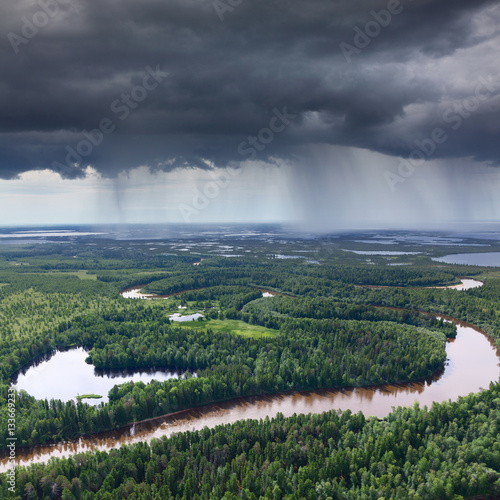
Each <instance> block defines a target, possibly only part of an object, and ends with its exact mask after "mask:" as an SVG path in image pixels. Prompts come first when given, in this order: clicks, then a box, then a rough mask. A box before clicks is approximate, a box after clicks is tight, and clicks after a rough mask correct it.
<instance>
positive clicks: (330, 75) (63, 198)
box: [0, 0, 500, 229]
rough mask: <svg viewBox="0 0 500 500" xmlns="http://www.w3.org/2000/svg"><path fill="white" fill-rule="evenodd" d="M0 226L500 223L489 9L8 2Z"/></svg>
mask: <svg viewBox="0 0 500 500" xmlns="http://www.w3.org/2000/svg"><path fill="white" fill-rule="evenodd" d="M0 35H1V42H0V67H1V69H2V71H1V74H0V109H1V113H0V192H1V197H0V213H1V214H2V219H1V220H0V224H2V225H4V224H53V223H79V222H82V223H88V222H182V221H186V222H189V221H190V222H203V221H207V222H210V221H238V220H239V221H251V220H259V221H262V220H269V221H271V220H272V221H280V220H282V221H299V222H303V223H305V224H307V225H310V226H314V227H317V228H319V229H320V228H326V229H329V228H336V227H342V228H344V227H362V226H365V227H366V226H393V225H396V226H403V227H404V226H405V224H420V223H424V222H426V221H427V222H428V221H433V222H435V221H448V220H472V221H473V220H498V219H500V200H499V198H500V140H499V138H500V114H499V113H500V97H499V95H500V75H499V70H498V61H499V56H500V53H499V49H500V2H498V1H484V0H476V1H474V2H472V1H470V0H468V1H465V0H453V1H451V0H439V1H436V0H420V1H417V0H400V1H399V0H380V1H379V0H366V1H362V0H351V1H345V0H344V1H337V0H331V1H325V0H321V1H320V0H308V1H307V2H306V1H297V0H275V1H273V0H241V1H240V0H215V1H212V0H208V1H206V0H141V1H139V2H138V1H137V0H100V1H99V2H96V1H93V0H38V1H34V0H16V1H13V0H9V1H6V2H2V4H1V6H0Z"/></svg>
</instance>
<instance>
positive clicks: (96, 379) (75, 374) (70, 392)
mask: <svg viewBox="0 0 500 500" xmlns="http://www.w3.org/2000/svg"><path fill="white" fill-rule="evenodd" d="M87 356H88V352H87V351H86V350H85V349H84V348H83V347H76V348H73V349H70V350H68V351H57V352H56V353H54V354H51V355H49V356H44V357H41V358H39V359H38V360H37V362H36V363H33V364H32V365H30V366H29V367H28V368H25V369H24V370H21V371H20V372H19V374H18V375H17V377H16V378H15V379H14V380H13V386H14V387H15V388H16V389H17V390H21V389H24V390H25V391H26V392H28V393H29V394H31V395H32V396H35V397H36V398H37V399H45V398H46V399H49V400H50V399H52V398H53V399H60V400H62V401H69V400H71V399H75V400H76V396H78V395H84V394H97V395H101V396H103V397H102V398H100V399H85V400H84V401H85V402H86V403H88V404H94V405H97V404H100V403H101V402H103V403H105V402H107V401H108V392H109V390H110V389H111V388H112V387H113V386H114V385H119V384H123V383H125V382H130V381H134V382H139V381H142V382H144V383H146V384H147V383H148V382H150V381H151V380H160V381H163V380H168V379H171V378H178V377H180V376H182V373H183V372H182V371H171V370H170V371H169V370H157V369H151V370H147V369H141V370H97V369H96V368H94V367H93V366H92V365H89V364H87V363H85V359H86V357H87Z"/></svg>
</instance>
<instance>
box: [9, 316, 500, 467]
mask: <svg viewBox="0 0 500 500" xmlns="http://www.w3.org/2000/svg"><path fill="white" fill-rule="evenodd" d="M456 323H457V330H458V331H457V333H458V335H457V338H456V339H455V340H454V341H452V342H449V343H448V345H447V357H448V361H447V366H446V367H445V369H444V370H443V372H442V373H441V374H438V375H436V376H435V377H433V378H432V379H429V380H426V381H421V382H414V383H408V384H387V385H384V386H380V387H372V388H363V389H359V388H354V389H353V388H351V389H340V390H319V391H312V392H294V393H290V394H280V395H276V396H259V397H250V398H242V399H239V400H234V401H228V402H224V403H219V404H212V405H208V406H205V407H203V408H198V409H191V410H185V411H182V412H178V413H176V414H173V415H169V416H167V417H159V418H156V419H151V420H149V421H146V422H142V423H136V424H134V425H132V426H128V427H126V428H123V429H120V430H118V431H114V432H108V433H103V434H100V435H95V436H91V437H85V438H80V439H79V440H77V441H75V442H68V443H62V444H57V445H50V446H38V447H36V448H31V449H25V450H23V449H18V450H17V458H18V463H19V464H20V465H26V464H29V463H35V462H45V461H47V460H48V459H49V458H50V457H63V456H68V455H71V454H74V453H78V452H83V451H90V450H94V449H100V450H107V449H110V448H116V447H119V446H121V445H123V444H126V443H135V442H138V441H149V440H151V439H152V438H159V437H161V436H169V435H171V434H173V433H175V432H182V431H192V430H200V429H202V428H203V427H205V426H207V427H216V426H217V425H221V424H228V423H232V422H236V421H237V420H242V419H261V418H265V417H266V416H267V417H270V418H271V417H274V416H275V415H276V414H277V413H278V412H281V413H283V414H284V415H285V416H286V417H287V416H291V415H293V414H294V413H321V412H323V411H327V410H331V409H337V410H347V409H349V410H351V411H353V412H354V413H356V412H358V411H362V412H363V413H364V414H365V415H367V416H369V415H374V416H377V417H384V416H386V415H387V414H388V413H389V412H390V411H391V409H392V407H394V406H410V405H412V404H413V403H414V402H415V401H418V402H419V403H420V405H427V406H430V405H432V402H433V401H446V400H449V399H451V400H456V399H457V398H458V397H459V396H464V395H467V394H469V393H470V392H478V391H480V390H481V389H484V388H488V386H489V384H490V382H491V381H497V380H498V377H499V375H500V368H499V363H498V361H499V360H498V356H499V355H500V351H499V350H498V348H497V346H496V345H495V343H494V342H493V340H491V339H490V338H489V337H487V336H486V335H485V334H483V333H482V332H480V330H478V329H475V328H473V327H472V326H471V325H467V324H465V323H461V322H456ZM5 470H6V459H2V460H1V462H0V471H5Z"/></svg>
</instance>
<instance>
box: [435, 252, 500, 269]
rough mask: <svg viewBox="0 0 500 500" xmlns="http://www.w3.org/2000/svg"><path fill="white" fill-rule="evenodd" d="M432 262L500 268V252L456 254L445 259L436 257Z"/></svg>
mask: <svg viewBox="0 0 500 500" xmlns="http://www.w3.org/2000/svg"><path fill="white" fill-rule="evenodd" d="M432 260H434V261H436V262H444V263H445V264H462V265H466V266H488V267H500V252H485V253H456V254H452V255H445V256H444V257H434V258H433V259H432Z"/></svg>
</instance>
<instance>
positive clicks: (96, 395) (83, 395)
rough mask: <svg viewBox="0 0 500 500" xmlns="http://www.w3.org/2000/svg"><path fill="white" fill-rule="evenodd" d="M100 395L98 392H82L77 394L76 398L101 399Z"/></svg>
mask: <svg viewBox="0 0 500 500" xmlns="http://www.w3.org/2000/svg"><path fill="white" fill-rule="evenodd" d="M101 398H102V396H101V395H100V394H82V395H81V396H77V397H76V399H78V400H81V399H101Z"/></svg>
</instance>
